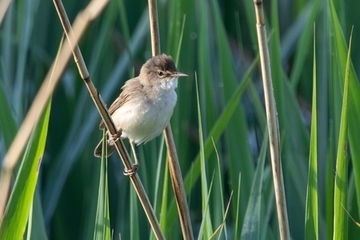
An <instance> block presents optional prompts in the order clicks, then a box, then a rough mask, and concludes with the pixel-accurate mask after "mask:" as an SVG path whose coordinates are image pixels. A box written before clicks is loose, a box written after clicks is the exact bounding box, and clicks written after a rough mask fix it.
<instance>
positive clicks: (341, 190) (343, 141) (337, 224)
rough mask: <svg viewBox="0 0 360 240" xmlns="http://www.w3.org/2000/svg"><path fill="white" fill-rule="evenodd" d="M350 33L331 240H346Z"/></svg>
mask: <svg viewBox="0 0 360 240" xmlns="http://www.w3.org/2000/svg"><path fill="white" fill-rule="evenodd" d="M351 41H352V33H351V35H350V40H349V50H348V55H347V60H346V69H345V78H344V93H343V102H342V109H341V120H340V132H339V142H338V150H337V156H336V175H335V186H334V187H335V189H334V233H333V239H336V240H340V239H347V236H348V230H347V228H348V226H347V214H346V212H345V210H344V206H347V194H348V191H347V185H348V170H347V168H348V159H347V135H348V134H347V131H348V98H349V79H350V66H351V59H350V52H351Z"/></svg>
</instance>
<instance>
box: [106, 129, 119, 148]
mask: <svg viewBox="0 0 360 240" xmlns="http://www.w3.org/2000/svg"><path fill="white" fill-rule="evenodd" d="M120 136H121V130H120V131H119V132H117V133H115V134H110V133H109V139H108V140H107V142H108V144H109V145H114V144H115V142H117V141H119V139H120Z"/></svg>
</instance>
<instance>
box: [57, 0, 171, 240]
mask: <svg viewBox="0 0 360 240" xmlns="http://www.w3.org/2000/svg"><path fill="white" fill-rule="evenodd" d="M93 2H96V1H93ZM54 4H55V7H56V10H57V12H58V15H59V18H60V21H61V24H62V26H63V28H64V32H65V34H66V37H67V39H68V41H69V44H70V45H72V46H73V56H74V61H75V63H76V65H77V67H78V70H79V73H80V75H81V78H82V79H83V80H84V83H85V85H86V87H87V89H88V90H89V93H90V96H91V98H92V100H93V101H94V103H95V105H96V108H97V109H98V111H99V113H100V116H101V118H102V120H103V121H104V123H105V126H106V128H107V129H108V131H109V132H110V134H112V135H115V134H117V130H116V127H115V125H114V123H113V121H112V119H111V117H110V115H109V113H108V111H107V109H106V107H105V105H104V103H103V102H102V100H101V97H100V94H99V92H98V91H97V90H96V89H95V87H94V85H93V83H92V81H91V79H90V75H89V72H88V70H87V67H86V64H85V62H84V59H83V57H82V54H81V52H80V49H79V47H78V46H77V44H75V43H74V42H73V39H74V32H73V31H72V28H71V25H70V22H69V19H68V17H67V14H66V11H65V9H64V6H63V4H62V2H61V0H54ZM90 4H91V3H90ZM115 148H116V150H117V151H118V153H119V155H120V156H121V158H120V159H121V160H122V162H123V164H124V166H125V170H130V169H132V168H133V165H132V163H131V161H130V157H129V154H128V153H127V151H126V148H125V146H124V143H123V142H122V140H121V138H119V140H118V141H116V142H115ZM129 177H130V180H131V183H132V184H133V186H134V189H135V191H136V193H137V195H138V197H139V200H140V203H141V205H142V206H143V208H144V211H145V214H146V216H147V218H148V220H149V223H150V225H151V227H152V229H153V231H154V234H155V236H156V238H157V239H165V237H164V235H163V233H162V231H161V229H160V225H159V222H158V220H157V218H156V216H155V213H154V210H153V208H152V207H151V204H150V201H149V198H148V196H147V195H146V192H145V189H144V187H143V185H142V182H141V181H140V178H139V176H138V174H136V173H135V174H132V175H129Z"/></svg>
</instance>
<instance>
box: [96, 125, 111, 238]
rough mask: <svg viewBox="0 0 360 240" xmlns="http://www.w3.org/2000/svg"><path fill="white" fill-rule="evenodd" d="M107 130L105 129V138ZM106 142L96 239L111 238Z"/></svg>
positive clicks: (98, 200) (101, 173) (101, 169)
mask: <svg viewBox="0 0 360 240" xmlns="http://www.w3.org/2000/svg"><path fill="white" fill-rule="evenodd" d="M104 136H105V130H103V139H105V138H104ZM105 145H106V144H103V146H102V148H103V149H102V153H103V156H102V158H101V164H100V176H99V188H98V199H97V209H96V217H95V227H94V237H93V239H94V240H100V239H104V240H105V239H107V240H110V239H111V231H110V216H109V193H108V159H107V157H105V152H106V147H105Z"/></svg>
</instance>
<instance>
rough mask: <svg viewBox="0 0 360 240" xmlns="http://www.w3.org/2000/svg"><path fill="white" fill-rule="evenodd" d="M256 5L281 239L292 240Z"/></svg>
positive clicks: (258, 5) (259, 6) (267, 62)
mask: <svg viewBox="0 0 360 240" xmlns="http://www.w3.org/2000/svg"><path fill="white" fill-rule="evenodd" d="M254 5H255V13H256V30H257V35H258V43H259V53H260V63H261V72H262V79H263V87H264V97H265V109H266V118H267V125H268V129H269V140H270V155H271V166H272V175H273V182H274V190H275V200H276V209H277V216H278V221H279V232H280V239H282V240H287V239H290V231H289V224H288V216H287V209H286V199H285V189H284V182H283V176H282V167H281V153H280V134H279V124H278V119H277V110H276V103H275V98H274V90H273V85H272V79H271V68H270V58H269V49H268V46H267V36H266V29H265V20H264V13H263V2H262V0H254Z"/></svg>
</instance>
